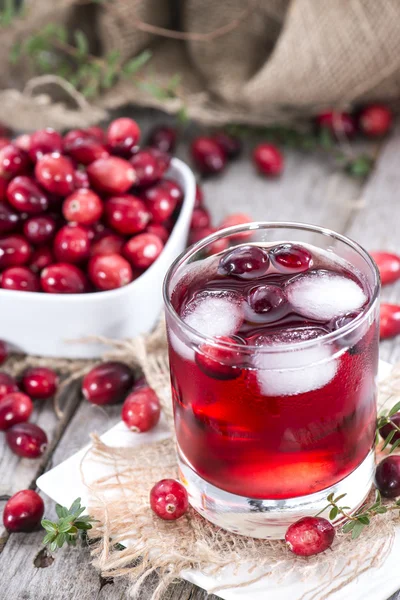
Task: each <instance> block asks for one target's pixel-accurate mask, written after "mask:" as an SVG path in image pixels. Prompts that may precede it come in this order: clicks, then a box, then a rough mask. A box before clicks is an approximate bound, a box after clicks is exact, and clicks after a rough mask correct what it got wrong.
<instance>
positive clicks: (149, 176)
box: [130, 150, 162, 187]
mask: <svg viewBox="0 0 400 600" xmlns="http://www.w3.org/2000/svg"><path fill="white" fill-rule="evenodd" d="M130 163H131V165H132V166H133V168H134V169H135V173H136V182H135V185H137V186H139V187H141V186H148V185H152V184H153V183H156V182H157V181H159V180H160V179H161V176H162V173H161V171H160V169H159V166H158V162H157V160H156V159H155V158H154V156H153V155H152V154H151V153H150V152H147V151H146V150H141V151H140V152H138V153H137V154H135V155H134V156H132V158H131V159H130Z"/></svg>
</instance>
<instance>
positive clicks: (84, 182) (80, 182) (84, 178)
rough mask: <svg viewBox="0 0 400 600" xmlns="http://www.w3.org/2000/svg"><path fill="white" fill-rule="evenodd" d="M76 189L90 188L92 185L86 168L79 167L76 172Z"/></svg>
mask: <svg viewBox="0 0 400 600" xmlns="http://www.w3.org/2000/svg"><path fill="white" fill-rule="evenodd" d="M74 187H75V189H77V190H79V189H88V188H89V187H90V182H89V177H88V174H87V173H86V171H85V170H84V169H77V170H76V171H75V174H74Z"/></svg>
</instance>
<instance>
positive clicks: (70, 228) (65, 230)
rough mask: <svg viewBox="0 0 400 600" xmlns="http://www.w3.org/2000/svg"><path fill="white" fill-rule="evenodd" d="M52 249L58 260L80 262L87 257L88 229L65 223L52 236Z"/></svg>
mask: <svg viewBox="0 0 400 600" xmlns="http://www.w3.org/2000/svg"><path fill="white" fill-rule="evenodd" d="M53 249H54V255H55V257H56V259H57V260H58V261H59V262H69V263H79V262H82V261H83V260H85V259H86V258H88V257H89V249H90V240H89V234H88V231H87V230H86V229H84V228H83V227H82V226H81V225H65V226H64V227H62V228H61V229H60V231H58V233H57V235H56V237H55V238H54V246H53Z"/></svg>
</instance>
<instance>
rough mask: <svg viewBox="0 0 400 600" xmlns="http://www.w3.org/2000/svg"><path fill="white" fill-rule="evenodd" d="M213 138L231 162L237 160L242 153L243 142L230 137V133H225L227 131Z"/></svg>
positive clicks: (216, 133)
mask: <svg viewBox="0 0 400 600" xmlns="http://www.w3.org/2000/svg"><path fill="white" fill-rule="evenodd" d="M212 137H213V140H214V141H215V142H217V144H218V146H220V148H221V150H222V151H223V152H224V154H225V155H226V156H227V157H228V158H229V159H230V160H232V159H234V158H237V157H238V156H239V154H240V153H241V151H242V142H241V140H240V139H239V138H238V137H236V136H234V135H229V133H225V131H217V132H215V133H214V135H213V136H212Z"/></svg>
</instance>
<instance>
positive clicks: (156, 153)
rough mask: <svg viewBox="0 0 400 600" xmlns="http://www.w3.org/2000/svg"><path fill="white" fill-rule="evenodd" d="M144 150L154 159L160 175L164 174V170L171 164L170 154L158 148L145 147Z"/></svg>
mask: <svg viewBox="0 0 400 600" xmlns="http://www.w3.org/2000/svg"><path fill="white" fill-rule="evenodd" d="M144 151H145V152H148V153H149V154H150V155H151V156H152V157H153V158H155V159H156V161H157V165H158V169H159V171H160V173H161V175H164V173H165V171H166V170H167V169H168V167H169V165H170V164H171V155H170V154H167V152H162V151H161V150H158V148H145V149H144Z"/></svg>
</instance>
